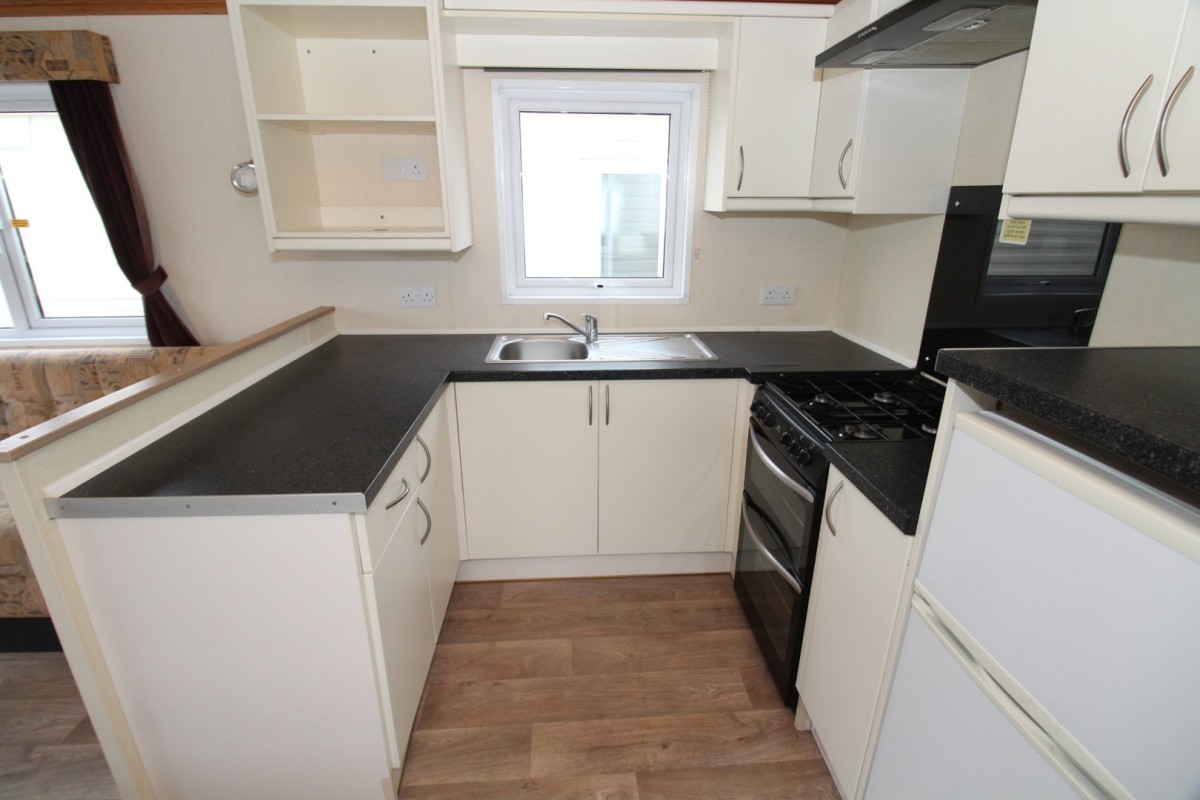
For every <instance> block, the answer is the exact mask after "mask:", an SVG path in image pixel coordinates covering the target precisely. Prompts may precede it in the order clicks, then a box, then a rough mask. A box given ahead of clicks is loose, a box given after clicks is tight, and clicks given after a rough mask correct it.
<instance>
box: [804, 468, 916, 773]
mask: <svg viewBox="0 0 1200 800" xmlns="http://www.w3.org/2000/svg"><path fill="white" fill-rule="evenodd" d="M829 486H830V487H833V488H832V490H831V491H830V494H829V499H828V500H827V506H826V510H825V520H824V524H823V525H822V526H821V533H820V540H819V544H818V546H817V562H816V573H815V578H814V582H813V595H812V598H811V599H810V600H809V606H808V619H807V622H806V624H805V636H804V643H803V645H802V652H803V653H804V657H803V661H804V664H803V667H802V671H801V673H800V676H799V679H798V682H797V688H798V689H799V690H800V701H801V702H802V703H803V704H804V708H805V709H806V710H807V711H808V714H809V717H810V719H811V720H812V726H813V729H814V730H815V731H816V735H817V737H818V738H819V739H820V741H821V745H822V750H823V752H824V754H825V758H826V761H827V762H828V765H829V771H830V772H831V773H832V774H833V776H834V779H835V780H836V781H837V784H838V786H839V787H840V788H841V790H842V793H843V796H845V797H855V796H857V790H858V785H859V780H860V778H861V777H862V768H863V763H864V759H865V757H866V753H867V740H868V738H869V737H870V734H871V726H872V723H873V721H874V718H875V708H876V704H877V703H878V701H879V699H880V691H881V689H882V685H883V674H884V670H885V668H886V666H887V662H888V654H889V652H890V649H891V642H892V632H893V630H894V628H895V625H896V621H897V619H898V617H899V614H900V607H901V605H902V604H903V603H904V601H905V600H906V599H907V595H906V593H905V592H904V575H905V570H906V569H907V566H908V557H909V552H910V550H911V548H912V541H913V539H912V537H911V536H905V535H904V534H902V533H900V531H899V530H898V529H897V528H896V527H895V526H894V525H892V524H891V522H889V521H888V520H887V518H886V517H884V516H883V514H882V513H881V512H880V511H879V510H878V509H876V508H875V506H874V505H873V504H872V503H871V501H870V500H868V499H867V498H866V497H865V496H864V495H863V494H862V493H861V492H859V491H858V490H857V489H856V488H854V486H852V485H850V484H849V483H847V482H846V480H845V478H844V477H843V476H842V475H841V474H840V473H839V472H838V471H837V470H836V469H834V468H831V469H830V470H829Z"/></svg>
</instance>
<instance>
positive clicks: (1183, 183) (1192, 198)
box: [1004, 0, 1200, 224]
mask: <svg viewBox="0 0 1200 800" xmlns="http://www.w3.org/2000/svg"><path fill="white" fill-rule="evenodd" d="M1093 10H1094V9H1093V7H1092V6H1091V5H1090V4H1089V3H1086V2H1083V1H1082V0H1057V1H1056V2H1053V3H1042V4H1040V5H1039V6H1038V11H1037V19H1036V22H1035V24H1034V30H1033V41H1032V44H1031V47H1030V51H1029V61H1028V65H1027V67H1026V70H1025V81H1024V85H1023V87H1022V93H1021V102H1020V106H1019V109H1018V112H1017V121H1016V129H1015V131H1014V134H1013V143H1012V150H1011V152H1010V156H1009V163H1008V170H1007V173H1006V174H1005V179H1004V190H1005V193H1006V194H1009V195H1012V197H1011V198H1010V200H1009V205H1008V209H1009V211H1008V213H1009V214H1010V215H1028V216H1034V215H1040V216H1056V217H1070V216H1075V217H1078V218H1083V219H1112V220H1130V221H1160V222H1167V223H1190V224H1200V154H1197V152H1196V147H1195V142H1196V141H1197V139H1198V138H1200V80H1198V79H1197V78H1196V77H1195V75H1194V73H1193V74H1192V77H1190V78H1186V77H1185V76H1186V75H1187V74H1188V70H1189V69H1191V68H1193V67H1200V0H1164V1H1163V2H1159V3H1152V4H1146V3H1138V2H1133V0H1122V2H1117V3H1111V4H1108V5H1107V6H1106V7H1105V13H1104V14H1099V15H1098V14H1095V13H1091V12H1092V11H1093ZM1172 98H1173V101H1172V102H1168V101H1169V100H1171V99H1172ZM1160 132H1161V134H1162V136H1161V140H1160V136H1159V133H1160ZM1164 148H1165V153H1166V159H1167V162H1168V163H1169V166H1170V170H1169V172H1168V174H1167V175H1165V176H1164V175H1163V174H1162V172H1163V166H1164V165H1163V164H1162V163H1160V155H1162V153H1163V152H1164ZM1158 193H1164V194H1161V195H1160V194H1158ZM1166 193H1180V194H1178V195H1174V194H1166Z"/></svg>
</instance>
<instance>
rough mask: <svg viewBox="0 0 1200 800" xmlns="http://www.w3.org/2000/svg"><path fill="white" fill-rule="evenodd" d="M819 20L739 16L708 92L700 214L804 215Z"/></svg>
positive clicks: (820, 44) (817, 88)
mask: <svg viewBox="0 0 1200 800" xmlns="http://www.w3.org/2000/svg"><path fill="white" fill-rule="evenodd" d="M825 25H826V21H825V20H823V19H780V18H774V19H772V18H760V17H745V18H741V19H739V20H737V22H736V24H735V26H734V30H733V40H732V42H731V43H730V46H729V47H726V48H722V50H723V60H724V61H727V63H723V64H722V65H721V68H719V69H718V70H716V71H714V73H713V75H712V85H711V87H710V91H709V96H710V106H709V132H708V174H707V180H706V182H705V196H704V209H705V210H706V211H739V210H759V211H764V210H765V211H772V210H775V211H779V210H807V209H808V208H810V206H811V203H810V202H809V201H808V200H807V198H808V195H809V183H810V178H811V174H812V173H811V170H812V151H813V143H814V141H815V138H816V130H817V108H818V105H819V103H820V99H821V84H820V81H819V75H820V73H819V71H818V70H816V69H815V68H814V67H813V63H814V62H815V61H816V57H817V54H818V53H820V52H821V50H822V49H823V48H824V45H825Z"/></svg>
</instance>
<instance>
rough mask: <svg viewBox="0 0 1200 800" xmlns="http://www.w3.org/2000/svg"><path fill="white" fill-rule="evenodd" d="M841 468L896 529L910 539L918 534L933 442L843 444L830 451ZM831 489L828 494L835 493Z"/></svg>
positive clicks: (831, 460)
mask: <svg viewBox="0 0 1200 800" xmlns="http://www.w3.org/2000/svg"><path fill="white" fill-rule="evenodd" d="M828 452H829V463H831V464H833V466H835V467H837V468H838V469H839V470H840V471H841V473H842V474H843V475H844V476H846V480H848V481H850V482H851V483H852V484H854V485H855V487H857V488H858V490H859V491H861V492H862V493H863V494H864V495H866V497H867V499H868V500H870V501H871V502H872V503H874V504H875V507H876V508H878V509H879V510H880V511H882V512H883V515H884V516H885V517H887V518H888V519H889V520H890V521H891V523H892V524H893V525H895V526H896V527H897V528H899V529H900V531H901V532H902V533H905V534H907V535H909V536H912V535H914V534H915V533H916V532H917V519H918V518H919V517H920V515H921V500H922V499H923V498H924V496H925V480H926V478H928V476H929V463H930V462H931V461H932V460H933V440H932V439H928V440H925V441H897V442H839V443H837V444H834V445H831V446H830V447H829V450H828ZM832 488H833V487H832V486H830V487H829V488H828V489H827V491H832Z"/></svg>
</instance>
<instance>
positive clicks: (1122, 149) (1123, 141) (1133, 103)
mask: <svg viewBox="0 0 1200 800" xmlns="http://www.w3.org/2000/svg"><path fill="white" fill-rule="evenodd" d="M1153 82H1154V75H1153V74H1150V75H1147V76H1146V82H1145V83H1143V84H1142V87H1141V88H1140V89H1138V90H1137V92H1136V93H1135V94H1134V95H1133V99H1132V100H1130V101H1129V107H1128V108H1126V109H1125V116H1124V117H1122V118H1121V135H1120V136H1118V137H1117V158H1118V160H1119V161H1120V162H1121V174H1122V175H1123V176H1124V177H1126V178H1128V177H1129V141H1128V140H1129V120H1130V119H1132V118H1133V112H1134V109H1136V108H1137V107H1138V103H1140V102H1142V97H1143V96H1144V95H1145V94H1146V90H1147V89H1149V88H1150V84H1151V83H1153Z"/></svg>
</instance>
